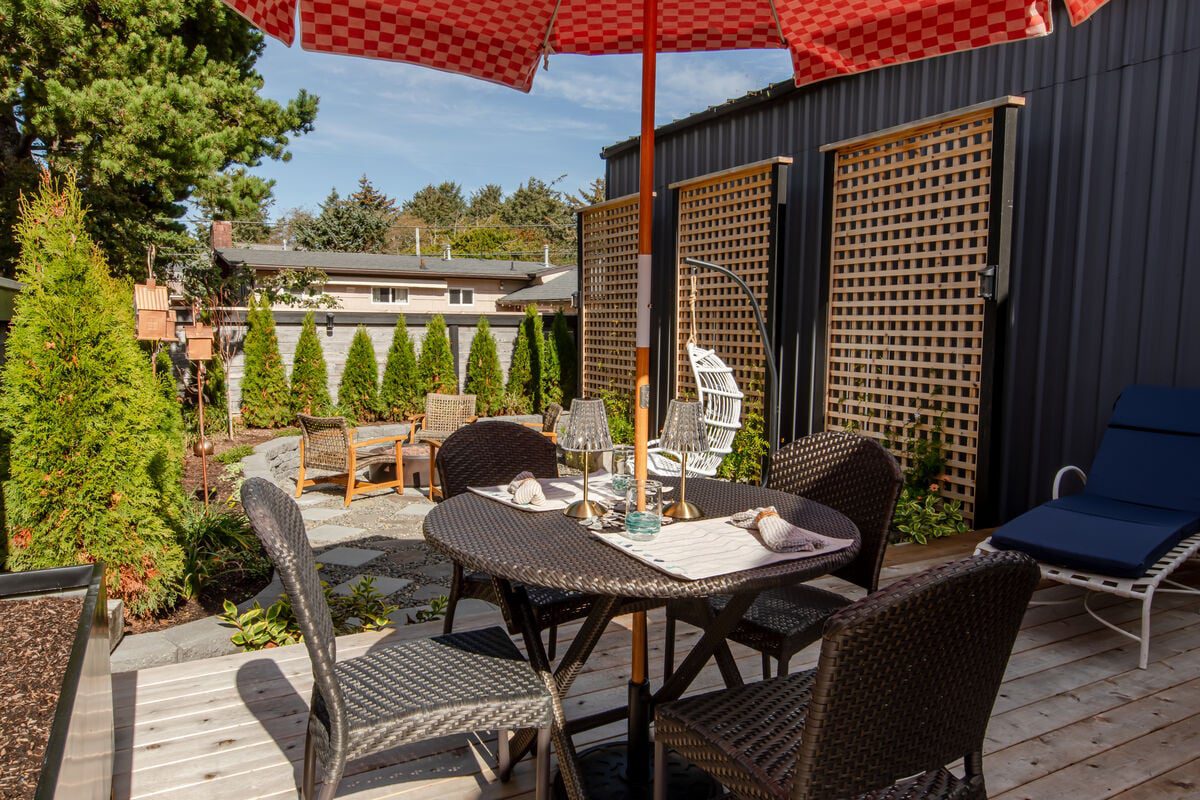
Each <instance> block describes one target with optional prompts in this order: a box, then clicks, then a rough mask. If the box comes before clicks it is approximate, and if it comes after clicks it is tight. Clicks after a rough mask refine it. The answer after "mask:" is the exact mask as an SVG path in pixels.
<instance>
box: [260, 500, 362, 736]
mask: <svg viewBox="0 0 1200 800" xmlns="http://www.w3.org/2000/svg"><path fill="white" fill-rule="evenodd" d="M242 508H243V509H244V510H245V512H246V516H247V517H248V518H249V519H250V525H251V527H252V528H254V532H255V534H257V535H258V538H259V540H261V541H262V543H263V547H264V548H265V549H266V551H267V555H268V556H270V558H271V562H272V563H273V564H274V565H275V569H276V571H277V572H278V573H279V579H280V580H281V581H282V582H283V588H284V591H286V592H287V596H288V599H289V600H290V601H291V604H292V613H293V614H294V615H295V617H296V622H297V623H298V624H299V625H300V630H301V632H302V633H303V634H304V646H305V647H306V648H307V649H308V656H309V659H310V660H311V661H312V669H313V678H314V679H315V680H316V682H317V685H318V687H319V688H320V690H321V695H322V697H323V698H324V700H325V707H326V710H327V711H328V712H329V715H330V719H329V724H330V727H331V729H333V730H334V731H336V730H339V729H341V730H343V731H344V728H345V719H346V718H345V705H344V703H343V700H342V693H341V689H340V688H339V687H338V684H337V680H336V678H335V673H334V667H335V665H336V663H337V643H336V640H335V638H334V630H333V617H332V615H331V614H330V613H329V603H328V602H326V600H325V591H324V589H323V588H322V587H321V578H320V576H319V575H318V574H317V561H316V558H315V557H314V556H313V551H312V547H311V545H309V543H308V534H306V533H305V531H304V519H303V518H302V517H301V516H300V507H299V506H297V505H296V501H295V500H293V499H292V498H290V497H288V496H287V494H286V493H284V492H283V491H282V490H281V489H280V488H279V487H278V486H275V485H274V484H273V483H271V482H270V481H268V480H265V479H263V478H247V479H246V481H245V482H244V483H243V484H242Z"/></svg>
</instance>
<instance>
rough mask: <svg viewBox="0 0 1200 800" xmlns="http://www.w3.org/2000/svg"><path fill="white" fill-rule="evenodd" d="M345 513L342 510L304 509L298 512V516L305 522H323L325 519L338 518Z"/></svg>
mask: <svg viewBox="0 0 1200 800" xmlns="http://www.w3.org/2000/svg"><path fill="white" fill-rule="evenodd" d="M345 513H346V510H345V509H344V508H320V507H314V508H305V509H302V510H301V511H300V516H301V517H303V518H304V521H305V522H324V521H325V520H327V519H333V518H334V517H340V516H342V515H343V514H345Z"/></svg>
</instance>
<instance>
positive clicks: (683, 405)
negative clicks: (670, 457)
mask: <svg viewBox="0 0 1200 800" xmlns="http://www.w3.org/2000/svg"><path fill="white" fill-rule="evenodd" d="M658 446H659V447H660V448H661V449H663V450H669V451H670V452H672V453H678V454H679V499H678V500H676V501H675V502H673V503H671V504H670V505H668V506H667V507H666V509H664V510H663V515H664V516H667V517H672V518H674V519H699V518H700V517H702V516H704V512H703V511H701V510H700V509H699V508H697V507H696V504H695V503H689V502H688V500H687V457H688V453H703V452H705V451H706V450H708V431H707V429H706V428H705V426H704V407H703V406H701V405H700V403H699V402H697V401H695V400H672V401H671V402H670V403H668V404H667V421H666V423H665V424H664V425H663V431H662V436H661V437H659V440H658Z"/></svg>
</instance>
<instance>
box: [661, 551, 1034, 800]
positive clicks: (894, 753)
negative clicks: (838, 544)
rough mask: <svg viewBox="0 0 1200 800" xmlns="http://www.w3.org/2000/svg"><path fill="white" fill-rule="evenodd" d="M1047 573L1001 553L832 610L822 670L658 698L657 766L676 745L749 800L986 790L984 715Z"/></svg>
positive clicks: (908, 796)
mask: <svg viewBox="0 0 1200 800" xmlns="http://www.w3.org/2000/svg"><path fill="white" fill-rule="evenodd" d="M1038 577H1039V575H1038V568H1037V564H1036V563H1035V562H1034V561H1033V559H1031V558H1029V557H1027V556H1024V555H1021V554H1018V553H1003V554H996V555H993V556H983V557H975V558H968V559H964V560H962V561H956V562H952V563H950V564H943V565H942V566H940V567H936V568H934V569H932V570H929V571H928V572H924V573H921V574H920V575H916V576H913V577H911V578H908V579H906V580H903V581H900V582H898V583H896V584H894V585H892V586H890V587H888V588H887V589H884V590H883V591H881V592H878V593H876V594H873V595H870V596H868V597H867V598H865V599H863V600H860V601H859V602H857V603H855V604H853V605H851V606H849V607H847V608H844V609H842V610H841V611H839V612H837V613H836V614H834V615H833V617H831V618H830V620H829V622H828V624H827V625H826V626H825V633H824V636H823V637H822V644H821V658H820V661H819V662H818V663H817V668H816V669H815V670H809V671H806V672H800V673H796V674H794V675H788V676H785V677H779V678H773V679H771V680H766V681H762V682H760V683H755V684H750V685H747V686H741V687H738V688H736V689H727V690H724V691H719V692H714V693H711V694H706V695H701V696H698V697H691V698H687V699H684V700H680V701H677V702H674V703H667V704H665V705H662V706H659V707H658V708H657V709H656V713H655V733H654V740H655V741H654V746H655V750H656V756H657V757H656V758H655V763H656V764H665V763H666V759H665V758H664V757H663V756H664V751H665V749H666V748H668V747H669V748H671V749H673V750H675V751H676V752H678V753H679V754H680V755H682V756H683V757H684V758H686V759H688V760H689V761H691V762H692V763H693V764H695V765H696V766H698V767H700V768H701V769H703V770H704V771H706V772H708V773H709V774H710V775H712V776H713V777H714V778H716V779H717V780H718V781H720V782H721V784H722V785H724V786H725V787H726V788H727V789H728V790H730V791H731V792H732V794H733V796H734V797H740V798H761V799H762V800H768V799H769V800H785V799H788V800H846V799H847V798H856V799H857V800H916V798H946V800H984V798H986V797H987V794H986V791H985V787H984V778H983V756H982V749H983V739H984V734H985V732H986V730H987V723H988V717H989V716H990V715H991V710H992V705H993V703H994V702H995V699H996V693H997V691H999V688H1000V681H1001V680H1002V678H1003V676H1004V669H1005V666H1006V665H1007V663H1008V658H1009V654H1010V652H1011V651H1012V645H1013V641H1014V640H1015V639H1016V636H1017V631H1018V629H1019V628H1020V625H1021V617H1022V615H1023V614H1024V612H1025V606H1026V604H1027V603H1028V602H1029V597H1030V595H1031V594H1032V593H1033V590H1034V587H1035V586H1036V585H1037V583H1038ZM964 757H965V759H964V761H965V773H966V774H965V775H964V777H963V778H957V777H955V776H953V775H951V773H950V772H949V771H947V770H946V768H945V765H947V764H951V763H953V762H954V761H957V760H958V759H960V758H964ZM658 777H662V776H658ZM664 784H665V781H663V780H656V781H655V786H654V788H655V792H654V797H655V800H663V798H664V797H665V791H664V788H663V787H664Z"/></svg>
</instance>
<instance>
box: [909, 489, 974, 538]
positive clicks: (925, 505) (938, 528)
mask: <svg viewBox="0 0 1200 800" xmlns="http://www.w3.org/2000/svg"><path fill="white" fill-rule="evenodd" d="M935 485H936V484H935ZM892 527H894V528H895V529H896V530H898V531H899V532H900V533H901V534H902V535H903V536H904V538H905V539H908V540H910V541H913V542H916V543H917V544H927V543H928V542H929V540H930V539H940V538H942V537H943V536H952V535H954V534H956V533H963V532H964V531H966V530H967V523H966V522H965V521H964V520H963V515H962V504H961V503H959V502H958V501H957V500H946V499H945V498H943V497H941V496H940V495H939V493H938V492H937V491H936V490H934V489H932V488H927V489H926V490H925V491H924V492H921V491H917V490H914V489H910V488H909V487H907V486H906V487H904V489H902V490H901V491H900V498H899V500H897V502H896V514H895V516H894V517H893V518H892Z"/></svg>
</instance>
